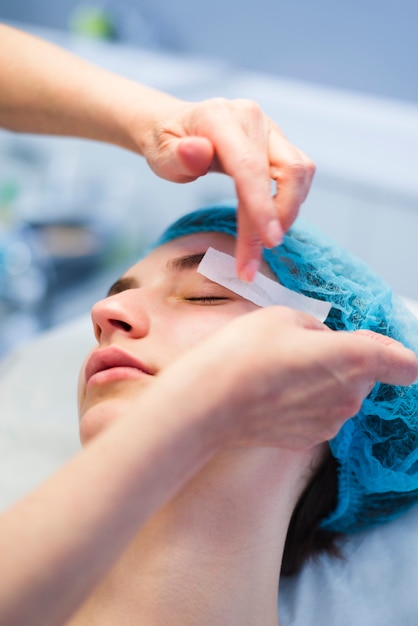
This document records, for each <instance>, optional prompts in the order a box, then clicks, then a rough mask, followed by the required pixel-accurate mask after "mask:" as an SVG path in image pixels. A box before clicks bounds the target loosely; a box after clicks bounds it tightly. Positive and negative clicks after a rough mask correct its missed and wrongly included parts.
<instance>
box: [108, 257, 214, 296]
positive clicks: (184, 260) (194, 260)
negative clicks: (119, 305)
mask: <svg viewBox="0 0 418 626" xmlns="http://www.w3.org/2000/svg"><path fill="white" fill-rule="evenodd" d="M205 254H206V250H205V251H204V252H197V253H196V254H186V255H185V256H179V257H175V258H174V259H169V260H168V261H167V269H168V270H170V271H184V270H189V269H193V268H194V267H197V266H198V265H199V263H200V261H201V260H202V259H203V257H204V256H205ZM138 287H139V282H138V281H137V279H136V278H134V277H133V276H125V277H122V278H119V279H118V280H117V281H116V282H115V283H113V285H112V286H111V287H110V289H109V291H108V292H107V294H106V297H107V298H109V297H110V296H114V295H116V294H117V293H121V292H122V291H126V290H127V289H136V288H138Z"/></svg>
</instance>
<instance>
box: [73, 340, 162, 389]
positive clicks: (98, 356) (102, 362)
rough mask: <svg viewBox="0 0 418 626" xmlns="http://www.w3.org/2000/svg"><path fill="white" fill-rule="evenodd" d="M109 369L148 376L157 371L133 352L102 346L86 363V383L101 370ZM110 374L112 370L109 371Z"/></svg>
mask: <svg viewBox="0 0 418 626" xmlns="http://www.w3.org/2000/svg"><path fill="white" fill-rule="evenodd" d="M108 370H114V372H115V373H116V371H119V373H121V374H123V372H124V371H125V372H129V371H130V372H131V373H132V372H135V371H136V373H138V374H141V373H142V374H147V375H148V376H153V375H154V374H155V371H153V370H152V369H151V368H149V367H147V366H146V365H144V364H143V363H141V361H139V360H138V359H136V358H135V357H133V356H132V355H131V354H129V353H127V352H124V351H123V350H121V349H120V348H116V347H111V348H102V349H100V350H96V351H95V352H93V354H92V355H91V356H90V358H89V360H88V361H87V364H86V370H85V372H86V383H88V382H89V381H90V379H91V378H92V377H93V376H95V375H96V374H99V373H100V372H106V371H108ZM109 374H110V372H109Z"/></svg>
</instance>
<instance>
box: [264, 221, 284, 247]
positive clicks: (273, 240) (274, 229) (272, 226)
mask: <svg viewBox="0 0 418 626" xmlns="http://www.w3.org/2000/svg"><path fill="white" fill-rule="evenodd" d="M266 235H267V241H268V243H269V245H270V246H271V247H272V248H275V247H276V246H278V245H279V244H280V243H281V242H282V240H283V231H282V227H281V226H280V222H279V220H278V219H274V220H271V221H270V222H269V223H268V224H267V228H266Z"/></svg>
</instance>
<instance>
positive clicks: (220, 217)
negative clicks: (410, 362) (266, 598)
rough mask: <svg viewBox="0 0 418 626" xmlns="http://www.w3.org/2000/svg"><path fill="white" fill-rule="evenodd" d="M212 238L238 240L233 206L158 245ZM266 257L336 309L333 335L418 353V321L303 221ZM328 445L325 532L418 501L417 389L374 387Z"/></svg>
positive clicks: (180, 226)
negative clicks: (330, 485) (365, 333)
mask: <svg viewBox="0 0 418 626" xmlns="http://www.w3.org/2000/svg"><path fill="white" fill-rule="evenodd" d="M208 231H209V232H210V231H215V232H224V233H228V234H230V235H233V236H234V237H235V236H236V216H235V204H234V203H226V204H223V205H216V206H212V207H209V208H206V209H201V210H199V211H195V212H193V213H190V214H188V215H186V216H184V217H182V218H180V219H179V220H178V221H176V222H175V223H174V224H173V225H171V226H170V227H169V228H168V229H167V230H166V231H165V232H164V233H163V235H162V236H161V237H160V239H159V240H158V241H157V243H156V245H161V244H163V243H165V242H167V241H171V240H172V239H176V238H178V237H182V236H184V235H189V234H192V233H196V232H208ZM263 256H264V259H265V261H266V262H267V263H268V265H269V266H270V268H271V270H272V271H273V272H274V274H275V275H276V277H277V279H278V281H279V282H280V283H281V284H283V285H285V286H286V287H288V288H289V289H293V290H294V291H297V292H300V293H303V294H305V295H306V296H311V297H314V298H317V299H319V300H326V301H328V302H331V303H332V306H333V308H332V309H331V311H330V314H329V315H328V318H327V320H326V324H327V326H329V327H330V328H331V329H333V330H356V329H359V328H365V329H370V330H373V331H375V332H378V333H382V334H384V335H389V336H390V337H393V338H394V339H397V340H398V341H400V342H402V343H403V344H404V345H406V346H408V347H409V348H411V349H412V350H414V351H415V352H416V353H418V321H417V319H416V318H415V317H414V316H413V315H412V313H410V312H409V311H408V309H407V308H406V306H405V305H404V304H403V303H402V301H401V300H400V299H399V298H398V297H397V296H396V295H395V294H394V293H393V292H392V290H391V289H390V287H389V286H388V285H387V284H386V283H385V282H384V281H383V280H382V279H381V278H379V277H378V276H377V275H376V274H375V273H374V272H372V271H371V270H370V269H369V268H368V267H367V265H365V264H364V263H363V262H362V261H360V260H358V259H356V258H355V257H353V256H352V255H351V254H349V253H348V252H346V251H345V250H343V249H342V248H340V247H339V246H338V245H336V244H335V243H334V242H333V241H332V240H331V239H329V238H328V237H327V236H325V235H324V234H323V233H321V232H319V231H318V230H317V229H315V228H314V227H313V226H311V225H308V224H306V223H304V222H303V221H301V220H298V222H297V225H295V226H293V227H292V228H291V230H290V231H289V232H288V234H287V235H286V236H285V238H284V241H283V243H282V244H281V245H280V246H278V247H276V248H274V249H272V250H267V249H265V250H264V252H263ZM329 445H330V448H331V452H332V454H333V456H334V457H335V458H336V460H337V461H338V464H339V469H338V499H337V505H336V508H335V510H334V511H333V512H332V513H331V514H330V515H329V516H328V517H327V518H326V519H324V520H323V521H322V523H321V526H322V528H324V529H326V530H330V531H334V532H339V533H349V532H354V531H357V530H361V529H364V528H367V527H370V526H373V525H376V524H380V523H382V522H385V521H387V520H390V519H393V518H395V517H397V516H398V515H399V514H400V513H402V511H404V510H406V509H407V508H409V507H410V506H411V505H413V504H414V503H415V502H417V501H418V383H414V384H413V385H411V386H409V387H400V386H392V385H385V384H381V383H376V385H375V386H374V388H373V390H372V392H371V393H370V394H369V396H368V397H367V398H366V399H365V400H364V402H363V404H362V407H361V409H360V411H359V412H358V413H357V415H355V416H354V417H353V418H351V419H349V420H348V421H347V422H346V423H345V424H344V426H343V427H342V428H341V430H340V431H339V432H338V434H337V435H336V437H335V438H334V439H332V440H331V441H330V442H329Z"/></svg>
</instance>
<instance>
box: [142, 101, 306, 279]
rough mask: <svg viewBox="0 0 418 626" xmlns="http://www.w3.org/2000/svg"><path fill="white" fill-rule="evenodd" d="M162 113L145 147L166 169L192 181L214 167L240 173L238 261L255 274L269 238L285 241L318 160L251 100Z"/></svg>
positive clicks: (181, 106)
mask: <svg viewBox="0 0 418 626" xmlns="http://www.w3.org/2000/svg"><path fill="white" fill-rule="evenodd" d="M167 104H169V103H167ZM171 104H173V103H171ZM159 115H160V119H159V120H158V122H157V120H156V123H155V125H153V126H152V128H151V133H150V134H149V136H148V137H149V139H147V140H146V141H145V144H144V147H143V152H144V155H145V157H146V158H147V160H148V163H149V164H150V166H151V168H152V169H153V170H154V171H155V172H156V173H157V174H158V175H159V176H162V177H163V178H167V179H169V180H173V181H176V182H188V181H191V180H194V179H196V178H198V177H199V176H202V175H204V174H206V173H207V172H208V171H210V170H211V171H216V172H223V173H225V174H228V175H230V176H232V178H233V179H234V182H235V187H236V192H237V196H238V202H239V224H238V226H239V236H238V243H237V251H236V256H237V268H238V271H239V273H240V275H241V276H242V277H243V278H246V279H247V280H251V279H252V278H253V276H254V273H255V271H256V269H257V267H258V261H259V260H260V258H261V248H262V246H263V245H265V246H274V245H277V244H278V243H280V241H281V239H282V236H283V234H284V232H285V231H286V230H287V229H288V228H289V227H290V226H291V224H292V223H293V221H294V219H295V218H296V216H297V213H298V210H299V207H300V205H301V203H302V202H303V201H304V200H305V198H306V196H307V194H308V191H309V188H310V185H311V182H312V178H313V175H314V172H315V166H314V164H313V162H312V161H311V160H310V159H309V158H308V157H307V156H306V154H304V153H303V152H302V151H301V150H299V149H298V148H296V147H295V146H294V145H292V144H291V143H290V142H289V141H288V140H287V139H286V137H285V136H284V135H283V133H282V132H281V130H280V128H279V127H278V126H277V125H276V124H275V123H274V122H273V121H272V120H271V119H270V118H269V117H267V115H265V113H263V111H262V110H261V109H260V107H259V106H258V104H257V103H256V102H253V101H251V100H245V99H237V100H226V99H223V98H214V99H211V100H205V101H202V102H199V103H196V104H191V103H186V102H181V101H178V105H177V106H174V107H173V112H172V113H169V114H168V117H167V118H166V119H165V118H164V117H163V116H161V112H160V113H159ZM272 181H275V182H276V193H275V195H274V196H272V195H271V182H272Z"/></svg>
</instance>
